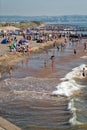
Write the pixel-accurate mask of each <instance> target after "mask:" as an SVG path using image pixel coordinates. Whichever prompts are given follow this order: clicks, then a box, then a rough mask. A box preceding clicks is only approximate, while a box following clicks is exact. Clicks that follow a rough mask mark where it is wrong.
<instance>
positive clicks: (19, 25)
mask: <svg viewBox="0 0 87 130" xmlns="http://www.w3.org/2000/svg"><path fill="white" fill-rule="evenodd" d="M41 24H42V22H39V21H30V22H24V21H22V22H20V23H0V27H6V26H14V27H17V28H27V27H37V26H40V25H41Z"/></svg>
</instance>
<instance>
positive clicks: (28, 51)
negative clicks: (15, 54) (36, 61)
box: [27, 45, 30, 55]
mask: <svg viewBox="0 0 87 130" xmlns="http://www.w3.org/2000/svg"><path fill="white" fill-rule="evenodd" d="M27 53H28V55H30V47H29V46H28V45H27Z"/></svg>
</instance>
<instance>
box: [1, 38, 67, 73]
mask: <svg viewBox="0 0 87 130" xmlns="http://www.w3.org/2000/svg"><path fill="white" fill-rule="evenodd" d="M55 41H56V42H57V44H60V43H61V42H64V38H61V39H58V40H53V41H48V42H46V43H34V44H32V43H31V45H30V48H31V50H30V55H33V54H38V53H41V52H44V51H45V50H47V49H49V48H52V47H53V43H54V42H55ZM66 44H67V43H66ZM2 46H5V45H2ZM6 46H7V45H6ZM7 47H8V46H7ZM5 50H6V47H5ZM5 50H4V47H3V50H2V51H4V55H2V56H0V73H1V75H2V74H3V73H4V72H5V71H8V68H9V66H14V65H15V64H16V63H17V62H20V61H21V60H23V59H26V58H28V57H29V55H28V54H27V53H25V54H23V53H21V52H16V53H14V52H9V50H8V51H7V52H6V51H5Z"/></svg>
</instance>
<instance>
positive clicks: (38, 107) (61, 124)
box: [0, 40, 87, 130]
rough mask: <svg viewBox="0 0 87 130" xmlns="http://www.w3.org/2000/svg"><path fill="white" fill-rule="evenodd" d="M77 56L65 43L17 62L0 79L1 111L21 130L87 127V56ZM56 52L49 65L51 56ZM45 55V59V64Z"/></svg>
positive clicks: (3, 115) (61, 129)
mask: <svg viewBox="0 0 87 130" xmlns="http://www.w3.org/2000/svg"><path fill="white" fill-rule="evenodd" d="M83 42H85V41H83V40H81V43H80V44H79V46H80V48H79V49H78V52H77V53H78V54H79V55H78V56H77V57H76V56H75V55H73V47H75V45H76V43H75V44H74V45H73V44H72V45H71V46H69V44H67V46H66V48H65V49H64V50H62V51H61V50H59V52H58V51H57V49H56V48H53V49H50V50H49V52H48V55H47V56H46V54H39V55H35V56H31V57H30V59H27V60H24V61H22V62H21V63H18V64H17V65H16V67H15V69H14V70H13V77H12V79H11V80H10V79H9V74H7V73H5V74H3V76H2V78H1V80H0V115H1V116H2V117H4V118H6V119H8V120H9V121H11V122H13V123H14V124H16V125H18V126H19V127H21V128H22V129H24V130H68V129H71V130H86V129H87V78H86V77H83V76H82V71H83V68H85V70H87V66H86V60H87V56H86V53H85V52H84V53H83V54H82V55H81V54H80V52H81V51H83V50H81V49H82V47H83ZM53 53H54V54H55V64H54V66H52V64H51V60H50V56H51V55H52V54H53ZM45 58H47V59H48V61H47V65H46V66H44V60H45Z"/></svg>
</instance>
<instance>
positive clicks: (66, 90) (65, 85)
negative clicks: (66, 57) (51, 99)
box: [52, 64, 86, 97]
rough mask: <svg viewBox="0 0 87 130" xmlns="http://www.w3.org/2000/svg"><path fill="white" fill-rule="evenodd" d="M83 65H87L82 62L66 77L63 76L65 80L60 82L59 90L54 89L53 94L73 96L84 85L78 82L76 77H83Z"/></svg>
mask: <svg viewBox="0 0 87 130" xmlns="http://www.w3.org/2000/svg"><path fill="white" fill-rule="evenodd" d="M83 67H86V65H85V64H82V65H81V66H79V67H76V68H74V69H73V70H72V71H71V72H69V73H68V74H67V75H66V76H65V77H64V78H62V79H61V80H62V81H63V82H61V83H60V84H58V86H57V87H56V88H57V90H56V91H53V93H52V95H64V96H67V97H69V96H72V95H73V93H74V92H75V91H77V90H79V89H80V88H82V87H83V86H82V85H79V84H77V83H76V81H75V80H74V78H76V77H78V78H83V76H82V69H83Z"/></svg>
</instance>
